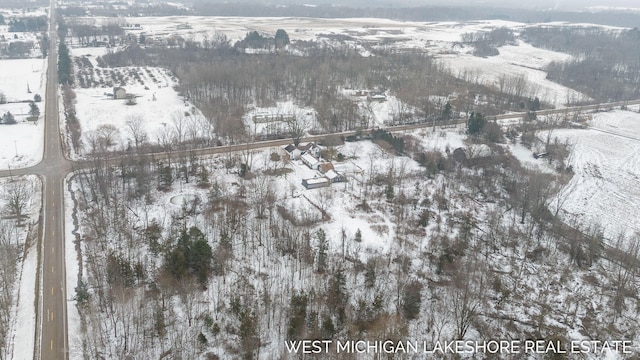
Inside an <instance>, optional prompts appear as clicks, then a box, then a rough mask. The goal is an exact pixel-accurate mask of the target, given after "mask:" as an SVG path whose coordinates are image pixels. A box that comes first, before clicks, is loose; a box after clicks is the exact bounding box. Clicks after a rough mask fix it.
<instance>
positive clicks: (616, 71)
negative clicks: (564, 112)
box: [522, 27, 640, 102]
mask: <svg viewBox="0 0 640 360" xmlns="http://www.w3.org/2000/svg"><path fill="white" fill-rule="evenodd" d="M522 37H523V39H524V40H525V41H527V42H529V43H531V44H532V45H534V46H537V47H541V48H546V49H550V50H554V51H560V52H565V53H568V54H571V55H573V56H575V58H576V59H575V60H573V61H569V62H561V63H555V62H554V63H551V64H550V65H549V66H548V68H547V71H548V78H549V79H550V80H552V81H556V82H558V83H561V84H563V85H565V86H567V87H570V88H573V89H575V90H577V91H580V92H582V93H585V94H587V95H589V96H590V97H592V98H593V99H596V100H597V101H604V102H607V101H621V100H629V99H637V98H639V97H640V86H639V85H638V84H640V81H639V80H640V61H639V59H640V30H638V29H637V28H633V29H630V30H605V29H602V28H596V27H592V28H590V27H586V28H558V27H529V28H527V29H525V30H524V31H523V33H522Z"/></svg>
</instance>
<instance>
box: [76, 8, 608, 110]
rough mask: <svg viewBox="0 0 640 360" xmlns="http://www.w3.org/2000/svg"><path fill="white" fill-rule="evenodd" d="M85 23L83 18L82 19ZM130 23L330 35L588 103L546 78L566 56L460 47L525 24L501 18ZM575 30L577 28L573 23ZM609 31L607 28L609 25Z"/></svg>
mask: <svg viewBox="0 0 640 360" xmlns="http://www.w3.org/2000/svg"><path fill="white" fill-rule="evenodd" d="M87 20H88V19H87ZM91 21H96V23H97V24H102V23H106V22H108V21H111V19H109V18H91ZM126 21H127V22H128V23H129V24H140V26H141V29H140V30H128V31H129V32H130V33H133V34H136V35H140V34H144V35H145V36H146V37H147V38H149V39H154V38H155V39H162V40H166V39H167V38H169V37H174V38H175V37H182V38H184V39H193V40H195V41H203V40H205V39H208V40H211V39H215V38H217V37H219V35H221V34H224V35H225V36H226V38H227V39H228V40H230V42H231V43H234V42H235V41H238V40H242V39H243V38H244V37H245V36H246V34H247V33H248V32H250V31H258V32H260V33H262V34H265V35H268V36H273V35H274V34H275V32H276V30H278V29H284V30H285V31H287V33H288V34H289V37H290V39H291V40H292V41H296V40H305V41H326V42H329V43H331V42H333V41H334V40H333V39H332V38H333V37H335V36H341V37H343V38H344V37H346V38H345V40H343V41H345V42H347V43H350V44H351V45H352V46H356V47H358V48H360V49H361V51H360V53H361V54H362V55H363V56H370V54H371V52H370V51H369V50H370V49H376V48H384V49H422V50H426V51H427V52H428V53H430V54H432V55H434V56H436V58H439V59H440V60H441V61H442V63H443V64H444V65H445V66H446V67H448V68H449V69H450V70H451V73H452V74H454V76H458V77H460V78H463V79H465V80H469V81H475V82H478V83H482V84H486V85H491V86H496V85H497V84H498V82H499V79H500V77H504V76H507V77H519V76H523V77H524V78H526V79H527V80H528V81H530V82H531V85H532V86H531V87H530V89H528V90H527V91H526V92H525V93H524V94H523V95H525V96H538V97H539V98H540V99H541V100H543V101H545V102H548V103H551V104H554V105H556V106H561V105H563V104H566V103H567V102H571V101H582V100H588V97H587V96H585V95H583V94H580V93H577V92H575V91H573V90H571V89H569V88H567V87H565V86H562V85H560V84H557V83H554V82H551V81H549V80H546V72H545V71H544V67H545V66H546V65H547V64H549V63H550V62H551V61H566V60H569V59H571V56H570V55H567V54H564V53H558V52H553V51H549V50H544V49H539V48H535V47H533V46H531V45H529V44H526V43H524V42H522V41H518V42H517V44H516V45H507V46H502V47H500V48H499V52H500V54H499V55H497V56H492V57H488V58H481V57H476V56H473V55H471V52H472V48H471V47H469V46H465V45H463V44H462V43H461V40H462V35H463V34H465V33H474V32H479V31H490V30H493V29H496V28H500V27H507V28H510V29H512V30H514V31H515V32H518V31H519V30H522V29H524V28H525V27H527V26H537V25H539V24H525V23H518V22H511V21H502V20H486V21H469V22H429V23H426V22H410V21H396V20H389V19H371V18H356V19H354V18H351V19H317V18H260V17H257V18H244V17H204V16H169V17H141V18H138V17H136V18H126ZM545 26H573V24H567V23H546V24H545ZM575 26H581V25H580V24H576V25H575ZM608 28H610V27H608Z"/></svg>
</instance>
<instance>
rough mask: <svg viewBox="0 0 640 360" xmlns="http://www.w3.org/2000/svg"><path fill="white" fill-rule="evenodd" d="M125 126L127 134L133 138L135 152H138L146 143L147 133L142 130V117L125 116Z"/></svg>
mask: <svg viewBox="0 0 640 360" xmlns="http://www.w3.org/2000/svg"><path fill="white" fill-rule="evenodd" d="M125 125H126V126H127V130H128V131H129V134H130V135H131V137H133V142H134V145H135V147H136V151H137V150H139V148H140V146H142V145H143V144H144V143H145V142H146V141H147V131H146V129H145V128H144V123H143V119H142V116H140V115H129V116H127V120H126V121H125Z"/></svg>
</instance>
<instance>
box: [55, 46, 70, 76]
mask: <svg viewBox="0 0 640 360" xmlns="http://www.w3.org/2000/svg"><path fill="white" fill-rule="evenodd" d="M58 82H59V83H60V84H73V78H72V77H71V57H70V56H69V49H68V48H67V46H66V45H65V44H64V43H62V42H61V43H60V45H59V46H58Z"/></svg>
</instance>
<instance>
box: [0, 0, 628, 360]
mask: <svg viewBox="0 0 640 360" xmlns="http://www.w3.org/2000/svg"><path fill="white" fill-rule="evenodd" d="M54 7H55V0H51V8H50V14H51V16H50V19H51V22H50V24H51V27H50V32H49V38H50V39H51V42H50V43H51V48H50V50H49V59H48V61H49V64H48V73H47V89H46V95H45V96H46V104H45V114H44V121H45V146H44V154H43V160H42V162H40V163H39V164H38V165H35V166H33V167H30V168H24V169H17V170H12V171H0V177H5V176H9V175H14V176H16V175H26V174H38V175H40V176H42V177H43V179H44V181H43V184H44V189H43V197H44V198H43V207H44V209H43V211H44V212H43V213H44V223H43V226H42V235H43V236H42V243H41V248H40V251H41V259H42V263H41V268H40V271H41V277H40V281H41V287H40V289H41V290H42V293H41V294H40V296H39V297H38V299H39V303H38V310H37V317H38V324H39V326H40V331H38V332H37V336H38V338H37V339H36V349H35V350H34V357H35V358H36V359H41V360H55V359H63V360H66V359H68V348H69V347H68V334H67V316H66V314H67V301H69V300H70V299H67V297H66V284H65V281H66V275H65V261H64V260H65V256H64V235H65V231H64V217H65V216H64V189H63V184H64V177H65V176H66V175H67V174H69V172H71V171H72V170H74V169H86V168H91V167H93V166H94V165H95V162H93V161H77V162H72V161H69V160H67V159H66V158H65V157H64V154H63V151H62V143H61V133H62V132H61V131H60V129H59V119H58V115H59V112H58V95H57V90H58V85H57V84H58V82H57V66H56V62H57V44H56V43H57V33H56V31H55V15H54V10H55V9H54ZM625 104H626V105H633V104H640V100H633V101H625V102H615V103H607V104H598V105H588V106H577V107H570V108H565V109H554V110H542V111H538V112H537V114H539V115H548V114H563V113H567V112H575V111H588V110H594V109H597V108H607V107H613V106H620V105H625ZM525 114H526V113H513V114H506V115H498V116H497V117H496V119H507V118H517V117H523V116H525ZM463 123H464V121H459V122H457V124H463ZM451 124H456V123H449V124H447V125H451ZM440 125H443V124H439V126H440ZM430 127H432V124H426V123H425V124H414V125H404V126H395V127H389V128H387V130H389V131H393V132H402V131H408V130H414V129H419V128H430ZM353 134H355V132H352V131H349V132H344V133H340V134H333V135H342V136H349V135H353ZM325 136H326V135H318V136H311V137H307V138H305V139H303V141H319V140H322V139H323V138H324V137H325ZM290 142H291V140H290V139H283V140H273V141H261V142H253V143H249V144H239V145H229V146H220V147H214V148H206V149H197V150H180V151H175V152H172V153H166V152H163V153H155V154H147V155H123V156H116V157H113V158H110V159H108V160H107V163H109V164H119V163H120V162H122V161H123V160H124V159H126V160H134V159H136V158H155V159H163V158H167V157H169V156H171V157H172V158H173V157H183V156H190V155H192V154H195V155H209V154H218V153H227V152H233V151H246V150H250V149H259V148H268V147H275V146H283V145H286V144H289V143H290ZM72 286H74V284H72Z"/></svg>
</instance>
